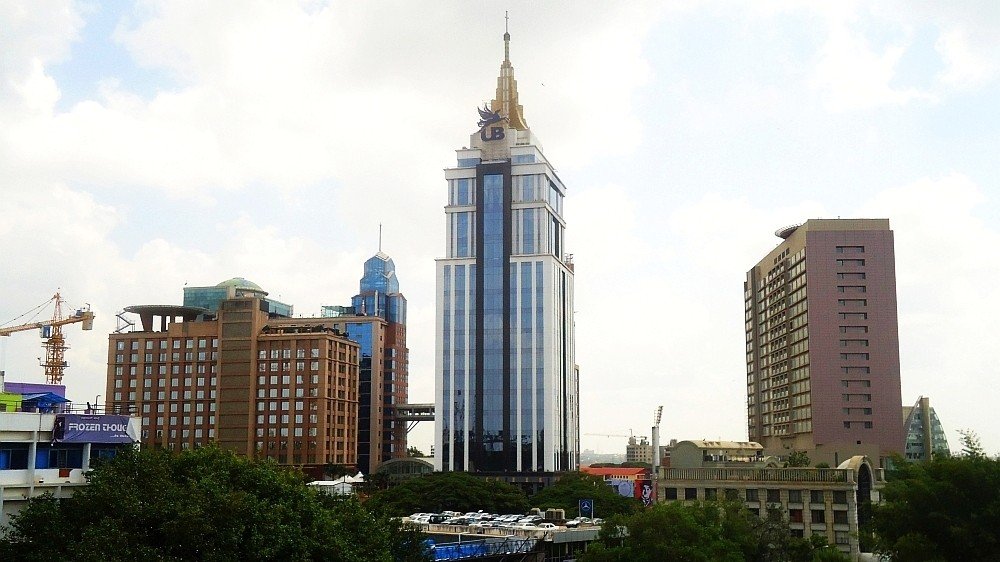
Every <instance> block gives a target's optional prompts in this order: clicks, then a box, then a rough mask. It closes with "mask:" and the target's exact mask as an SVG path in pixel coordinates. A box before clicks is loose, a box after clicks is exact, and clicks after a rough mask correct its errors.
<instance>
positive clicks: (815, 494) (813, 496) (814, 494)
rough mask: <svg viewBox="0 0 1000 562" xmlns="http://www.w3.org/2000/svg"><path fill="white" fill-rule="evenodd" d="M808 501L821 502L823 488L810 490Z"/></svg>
mask: <svg viewBox="0 0 1000 562" xmlns="http://www.w3.org/2000/svg"><path fill="white" fill-rule="evenodd" d="M809 503H823V490H810V491H809Z"/></svg>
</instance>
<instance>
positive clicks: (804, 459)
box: [785, 451, 810, 467]
mask: <svg viewBox="0 0 1000 562" xmlns="http://www.w3.org/2000/svg"><path fill="white" fill-rule="evenodd" d="M809 462H810V460H809V455H807V454H806V452H805V451H792V454H790V455H788V462H787V463H786V464H785V466H792V467H803V466H809Z"/></svg>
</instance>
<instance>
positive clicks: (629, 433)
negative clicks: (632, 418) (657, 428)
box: [584, 429, 633, 439]
mask: <svg viewBox="0 0 1000 562" xmlns="http://www.w3.org/2000/svg"><path fill="white" fill-rule="evenodd" d="M584 435H586V436H589V437H607V438H609V439H610V438H611V437H633V435H632V430H631V429H630V430H628V435H618V434H614V433H584Z"/></svg>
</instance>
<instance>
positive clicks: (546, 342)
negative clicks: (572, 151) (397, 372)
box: [434, 33, 579, 473]
mask: <svg viewBox="0 0 1000 562" xmlns="http://www.w3.org/2000/svg"><path fill="white" fill-rule="evenodd" d="M479 117H480V120H479V123H478V126H479V128H478V130H476V132H475V133H473V134H472V135H471V137H470V141H469V145H468V147H467V148H462V149H461V150H458V151H457V156H458V162H457V165H456V166H455V167H454V168H448V169H447V170H446V171H445V178H446V179H447V181H448V204H447V206H446V207H445V217H446V219H447V241H446V257H445V258H442V259H439V260H438V261H437V311H436V326H437V329H436V332H437V333H436V340H437V345H436V362H435V363H436V365H435V371H436V372H435V388H436V400H435V422H436V435H435V442H434V451H435V458H434V460H435V468H436V469H438V470H464V471H472V472H505V473H516V472H546V471H558V470H572V469H575V468H576V467H577V465H578V462H579V459H578V456H579V430H578V425H579V411H578V403H577V380H578V376H577V370H576V365H575V350H574V345H575V342H574V325H573V264H572V259H571V255H570V254H567V253H566V249H565V240H564V232H565V226H566V223H565V221H564V219H563V216H562V213H563V197H564V196H565V194H566V188H565V186H563V183H562V181H561V180H560V179H559V177H558V176H557V175H556V173H555V170H554V169H553V167H552V165H551V164H550V163H549V161H548V160H547V159H546V158H545V155H544V153H543V151H542V147H541V145H540V144H539V142H538V140H537V139H536V138H535V136H534V135H533V134H532V132H531V130H530V129H529V128H528V125H527V123H526V121H525V118H524V112H523V108H522V107H521V105H519V103H518V94H517V82H516V81H515V80H514V70H513V66H511V63H510V35H509V34H508V33H505V34H504V59H503V63H502V64H501V66H500V76H499V78H498V79H497V89H496V96H495V98H494V99H493V100H492V102H491V103H490V104H489V106H484V107H482V108H480V109H479Z"/></svg>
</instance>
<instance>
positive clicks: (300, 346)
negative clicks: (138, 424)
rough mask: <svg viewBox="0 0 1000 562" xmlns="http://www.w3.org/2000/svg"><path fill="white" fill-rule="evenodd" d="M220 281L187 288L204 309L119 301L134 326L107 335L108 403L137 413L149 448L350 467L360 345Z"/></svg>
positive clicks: (246, 285)
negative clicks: (212, 448)
mask: <svg viewBox="0 0 1000 562" xmlns="http://www.w3.org/2000/svg"><path fill="white" fill-rule="evenodd" d="M216 288H218V289H221V290H220V291H208V290H204V291H200V290H201V289H212V288H206V287H195V288H191V289H192V291H185V302H190V300H189V299H194V298H200V297H199V295H200V296H201V297H205V298H204V299H203V300H202V301H201V302H200V306H190V305H189V306H176V305H139V306H131V307H128V308H126V309H125V310H126V311H127V312H130V313H134V314H137V315H138V316H139V320H140V325H139V326H137V327H136V328H137V329H135V330H133V331H129V332H121V333H119V332H116V333H113V334H111V335H110V336H109V337H108V374H107V390H106V400H107V403H108V407H109V408H111V409H124V408H127V409H128V410H129V411H135V412H138V413H139V414H140V415H141V416H142V434H141V441H142V444H143V445H144V446H160V447H166V448H172V449H185V448H189V447H198V446H201V445H205V444H207V443H210V442H215V443H218V444H219V446H221V447H223V448H227V449H232V450H234V451H237V452H238V453H240V454H244V455H248V456H261V457H270V458H273V459H275V460H277V461H278V462H279V463H282V464H294V465H298V466H301V467H303V468H304V469H306V470H308V471H310V472H313V473H314V474H315V473H321V472H322V471H323V469H324V467H325V466H326V465H330V464H342V465H348V466H354V465H355V464H356V461H357V435H358V387H359V381H358V365H359V350H360V346H359V345H358V344H357V343H355V342H353V341H351V340H350V339H348V338H347V336H346V335H345V334H344V333H343V331H341V330H340V329H338V328H337V327H336V326H334V323H333V322H332V320H333V319H329V318H289V317H287V316H283V315H281V314H280V312H278V311H280V310H286V309H285V308H282V307H287V310H288V311H290V310H291V307H290V306H288V305H281V303H277V301H269V300H268V299H267V298H266V296H267V292H265V291H264V290H263V289H261V288H260V287H259V286H257V285H255V284H254V283H251V282H249V281H247V280H245V279H240V278H237V279H232V280H229V281H224V282H223V283H220V284H219V285H218V286H216ZM275 303H277V304H278V305H281V306H276V305H275ZM276 310H277V311H276Z"/></svg>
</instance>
